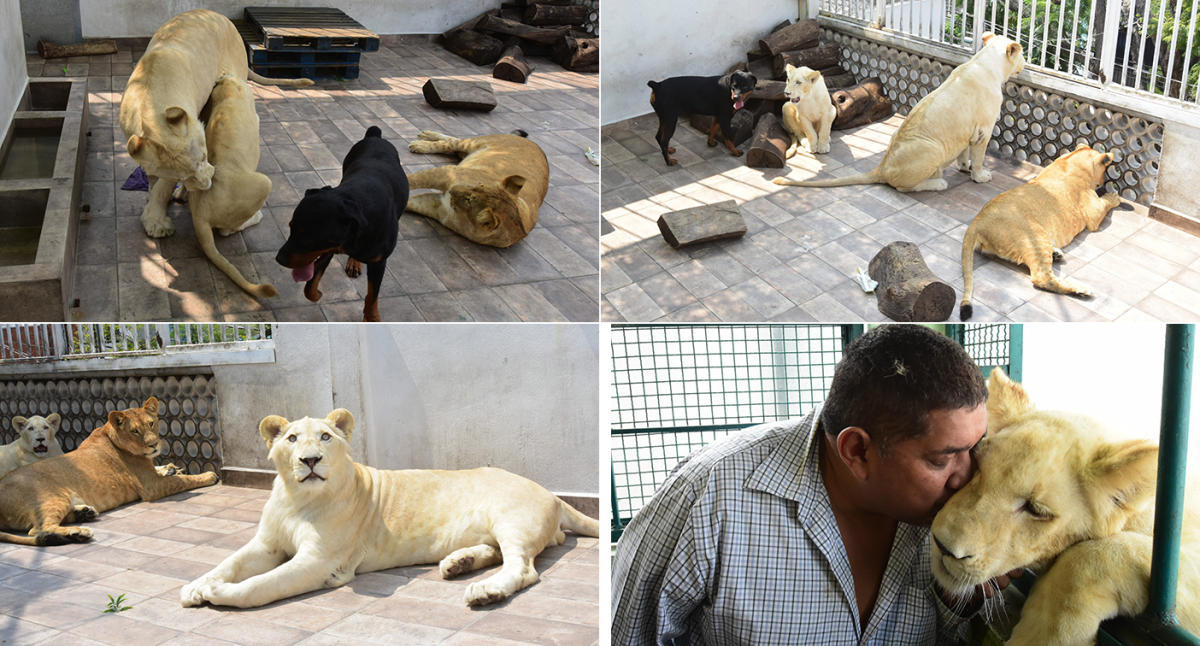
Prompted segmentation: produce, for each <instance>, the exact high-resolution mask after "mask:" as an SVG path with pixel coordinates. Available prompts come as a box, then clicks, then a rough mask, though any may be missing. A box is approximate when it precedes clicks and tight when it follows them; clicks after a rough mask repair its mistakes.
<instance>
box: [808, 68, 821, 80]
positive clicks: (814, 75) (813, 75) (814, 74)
mask: <svg viewBox="0 0 1200 646" xmlns="http://www.w3.org/2000/svg"><path fill="white" fill-rule="evenodd" d="M807 76H808V80H809V81H812V82H813V83H816V82H817V79H819V78H821V70H808V75H807Z"/></svg>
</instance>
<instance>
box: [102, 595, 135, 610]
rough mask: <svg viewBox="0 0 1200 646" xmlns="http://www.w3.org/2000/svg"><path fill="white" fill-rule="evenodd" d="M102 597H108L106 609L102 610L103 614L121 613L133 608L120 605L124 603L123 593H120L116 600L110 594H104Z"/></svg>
mask: <svg viewBox="0 0 1200 646" xmlns="http://www.w3.org/2000/svg"><path fill="white" fill-rule="evenodd" d="M104 596H106V597H108V607H107V608H105V609H104V612H121V611H122V610H129V609H130V608H132V607H133V606H123V605H121V604H123V603H125V594H124V593H121V594H120V595H119V596H118V597H117V598H116V599H114V598H113V596H112V595H111V594H106V595H104Z"/></svg>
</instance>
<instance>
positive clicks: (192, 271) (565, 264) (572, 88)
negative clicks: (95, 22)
mask: <svg viewBox="0 0 1200 646" xmlns="http://www.w3.org/2000/svg"><path fill="white" fill-rule="evenodd" d="M140 52H141V50H134V49H130V48H128V47H126V48H122V49H121V50H120V51H118V52H117V53H116V54H112V55H107V56H93V57H82V58H78V59H68V60H67V62H66V63H65V64H64V62H62V61H61V60H58V61H47V62H43V61H42V59H41V58H40V57H38V56H37V55H36V54H31V55H30V57H29V58H28V68H29V75H30V76H31V77H32V76H64V75H66V76H87V79H88V88H89V102H90V105H91V108H90V110H91V114H90V124H89V125H90V131H91V136H90V137H89V138H88V146H87V165H86V169H85V172H84V180H85V183H84V189H83V201H84V202H85V203H87V204H88V205H89V207H90V212H89V213H87V214H86V216H85V217H84V218H83V219H82V221H81V222H80V226H79V235H78V244H77V246H76V257H77V262H78V267H77V270H76V279H75V290H74V298H77V299H78V300H79V305H78V307H75V308H73V309H72V310H71V314H70V316H71V317H72V319H73V320H118V319H121V320H139V321H145V320H163V319H199V320H222V319H225V320H238V321H248V320H279V321H292V320H299V321H325V320H329V321H358V320H361V318H362V300H363V296H364V295H365V294H366V289H367V286H366V277H365V272H364V275H363V276H362V277H360V278H359V279H357V280H350V279H349V278H347V277H346V276H345V274H344V273H343V272H342V271H341V269H340V267H341V261H340V260H335V261H334V264H333V265H331V266H330V269H329V271H328V272H327V273H326V274H325V278H324V280H323V281H322V283H321V288H322V291H323V292H324V297H323V298H322V300H321V301H320V303H318V304H313V303H310V302H309V301H307V300H305V298H304V296H303V294H302V293H301V287H302V286H301V285H299V284H296V283H293V282H292V279H291V276H290V273H289V271H288V270H287V269H285V268H283V267H281V266H279V265H278V264H276V263H275V261H274V256H275V252H276V251H277V250H278V249H279V247H280V245H282V244H283V241H284V239H285V233H286V231H287V224H288V221H289V220H290V219H291V214H292V209H293V208H294V206H295V204H296V203H297V202H298V201H299V200H300V197H301V196H303V194H304V190H305V189H307V188H312V187H319V186H322V185H325V184H336V183H337V182H338V181H339V179H340V177H341V160H342V158H343V157H344V156H345V154H346V152H347V151H348V150H349V149H350V146H351V145H352V144H353V143H354V142H355V141H357V140H359V139H361V138H362V137H363V133H364V132H365V131H366V129H367V127H368V126H371V125H377V126H379V127H380V128H381V129H382V130H383V133H384V137H386V138H387V139H389V140H390V141H392V142H393V143H394V144H396V147H397V149H399V151H400V160H401V162H402V163H403V164H404V167H405V169H406V170H407V171H408V172H415V171H417V170H420V169H422V168H428V167H431V166H435V165H441V164H446V163H450V162H451V158H450V157H448V156H444V155H416V154H412V153H409V152H408V149H407V143H408V142H409V141H410V140H412V139H414V138H415V137H416V135H417V133H418V132H420V131H421V130H424V129H431V130H438V131H442V132H446V133H448V134H452V135H455V136H471V135H478V134H489V133H495V132H511V131H513V130H515V129H517V128H521V129H524V130H525V131H527V132H529V134H530V137H531V139H533V141H535V142H537V143H538V144H539V145H540V146H541V147H542V149H543V150H545V152H546V154H547V157H548V158H549V161H550V168H551V170H550V191H549V193H548V195H547V196H546V200H545V203H544V204H543V205H542V208H541V211H540V219H539V222H538V225H537V227H535V228H534V229H533V231H532V232H531V233H530V234H529V236H528V237H527V238H526V239H525V240H523V241H521V242H519V243H517V244H516V245H514V246H512V247H510V248H508V249H494V248H492V247H486V246H480V245H476V244H474V243H472V242H469V241H467V240H465V239H463V238H460V237H458V236H456V235H455V234H453V233H451V232H450V231H449V230H447V229H445V228H443V227H442V226H441V225H438V224H436V223H434V222H432V221H431V220H427V219H425V218H423V217H422V216H418V215H414V214H411V213H409V214H406V215H405V216H404V217H402V218H401V219H400V238H401V239H400V242H399V244H398V245H397V247H396V250H395V252H394V253H393V254H392V256H391V259H390V261H389V262H388V270H387V276H386V277H385V279H384V281H383V286H382V289H381V297H380V301H379V311H380V314H381V315H382V317H383V318H384V320H441V321H445V320H450V321H457V320H493V321H494V320H533V321H561V320H574V321H587V320H593V321H594V320H595V319H596V312H597V298H598V292H599V286H598V283H599V280H598V268H597V257H596V256H597V254H596V249H597V231H596V227H597V224H596V223H597V208H596V205H597V201H598V196H597V193H598V180H599V172H598V169H597V168H596V167H595V166H593V165H592V164H591V163H590V162H589V161H588V160H587V158H586V157H585V155H584V151H585V150H586V149H587V148H589V147H590V148H592V149H593V150H596V149H598V145H597V144H598V142H597V140H596V138H597V133H598V129H599V117H598V112H599V107H598V105H599V100H598V96H599V89H598V83H599V76H598V75H596V74H576V73H573V72H568V71H566V70H564V69H563V68H562V67H560V66H558V65H556V64H554V63H552V62H550V61H549V60H540V59H539V60H537V61H536V63H537V70H536V71H535V72H534V73H533V74H532V75H531V76H530V79H529V83H528V84H526V85H521V84H516V83H510V82H507V81H498V80H494V79H492V78H491V69H490V68H489V67H477V66H475V65H472V64H471V63H469V62H467V61H465V60H463V59H461V58H459V57H457V56H455V55H454V54H451V53H449V52H447V51H445V50H443V49H442V48H441V47H438V46H436V45H434V44H433V43H432V42H431V41H430V40H429V39H428V38H427V37H398V38H385V39H384V45H383V47H381V48H380V50H379V51H377V52H372V53H369V54H364V55H363V57H362V64H361V76H360V77H359V78H358V79H356V80H352V81H343V82H339V81H322V82H319V83H318V84H317V85H316V86H315V87H312V88H305V89H300V90H294V89H290V88H285V89H279V88H274V87H263V86H259V85H256V84H254V83H251V84H250V85H251V87H252V88H253V89H254V93H255V96H256V98H257V101H256V105H257V107H258V112H259V118H260V125H259V133H260V138H261V143H262V146H261V149H262V156H261V161H260V163H259V170H260V171H261V172H263V173H265V174H267V175H268V176H269V177H270V178H271V181H272V183H273V188H272V190H271V195H270V198H269V199H268V200H267V207H266V208H264V209H263V211H264V215H266V216H268V217H266V218H264V220H263V222H262V223H260V224H258V225H257V226H254V227H251V228H250V229H248V230H246V231H245V232H242V233H237V234H234V235H232V236H230V237H228V238H224V239H220V238H219V239H218V245H217V246H218V248H219V249H220V250H221V252H222V253H223V254H224V255H225V257H226V258H228V259H229V260H230V261H231V262H232V263H233V264H234V265H236V266H237V267H239V268H240V269H241V271H242V273H243V274H244V275H246V277H247V278H248V279H250V280H251V281H258V280H268V281H270V282H271V283H273V284H274V285H275V286H276V288H277V289H278V290H279V292H280V294H279V296H277V297H275V298H270V299H263V300H262V301H257V300H255V299H254V298H252V297H250V296H248V295H247V294H245V293H244V292H242V291H241V290H240V289H238V288H237V287H236V286H235V285H234V284H233V283H232V282H231V281H230V280H229V278H228V277H226V276H225V274H223V273H221V272H220V271H219V270H217V269H216V268H215V267H212V265H211V263H209V261H208V260H207V258H205V257H204V255H203V253H202V252H201V250H200V247H199V245H198V244H197V243H196V240H195V234H194V233H193V230H192V225H191V218H190V215H189V213H188V211H187V207H186V206H182V205H174V206H172V207H171V209H170V213H171V216H172V221H173V222H174V223H175V228H176V231H175V235H173V236H171V237H169V238H165V239H161V240H153V239H151V238H148V237H146V235H145V233H144V232H143V231H142V228H141V224H140V221H139V216H140V215H141V211H142V208H143V206H144V205H145V203H146V193H144V192H130V191H122V190H120V186H121V184H122V183H123V182H124V181H125V179H126V178H127V177H128V176H129V174H130V173H131V172H132V171H133V170H134V168H135V167H136V165H135V163H134V162H133V161H132V159H131V158H130V157H129V155H128V154H126V153H125V136H124V135H123V134H122V131H121V127H120V123H119V122H118V120H117V113H118V109H119V106H120V100H121V90H122V88H123V87H124V85H125V83H126V81H127V79H128V77H129V73H130V71H131V70H132V67H133V63H134V61H135V60H136V59H137V57H138V56H139V55H140ZM430 77H447V78H458V79H487V80H488V81H491V82H492V85H493V88H494V90H495V93H496V98H497V100H498V102H499V107H497V108H496V109H495V110H493V111H492V112H489V113H477V112H467V111H457V112H456V111H439V110H436V109H434V108H432V107H430V106H429V105H428V104H426V103H425V100H424V98H423V97H422V95H421V86H422V85H423V84H424V83H425V81H426V79H428V78H430Z"/></svg>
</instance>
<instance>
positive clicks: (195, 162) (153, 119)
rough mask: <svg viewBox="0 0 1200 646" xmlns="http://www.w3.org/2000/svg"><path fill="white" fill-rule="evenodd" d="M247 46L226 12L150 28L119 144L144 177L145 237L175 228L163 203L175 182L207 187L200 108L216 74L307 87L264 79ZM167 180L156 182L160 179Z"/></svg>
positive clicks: (126, 100)
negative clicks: (252, 65)
mask: <svg viewBox="0 0 1200 646" xmlns="http://www.w3.org/2000/svg"><path fill="white" fill-rule="evenodd" d="M246 60H247V59H246V45H245V43H244V42H243V41H242V37H241V35H239V34H238V31H237V27H234V26H233V23H232V22H230V20H229V19H228V18H226V17H225V16H222V15H221V14H219V13H217V12H215V11H209V10H208V9H196V10H193V11H187V12H184V13H181V14H179V15H178V16H175V17H174V18H172V19H170V20H168V21H167V22H166V23H164V24H163V26H162V27H159V28H158V31H156V32H154V38H152V39H151V40H150V44H149V45H148V46H147V47H146V53H145V54H143V55H142V57H141V58H140V59H138V62H137V65H136V66H135V67H134V68H133V73H132V74H131V75H130V76H129V82H128V83H127V84H126V86H125V91H124V93H123V94H122V95H121V111H120V120H121V129H122V130H123V131H124V132H125V136H126V137H127V138H128V139H127V140H126V143H125V149H126V150H127V151H128V152H129V156H130V157H133V159H134V161H136V162H137V163H138V164H140V165H141V167H142V169H144V170H145V171H146V176H147V177H148V179H149V181H150V196H149V199H148V201H147V203H146V208H145V210H144V211H143V212H142V226H143V227H144V228H145V229H146V235H148V236H150V237H152V238H162V237H165V236H169V235H171V234H172V233H174V231H175V229H174V227H173V226H172V225H171V221H170V219H168V217H167V203H168V201H169V200H170V199H171V191H172V189H174V188H175V182H177V181H181V182H183V185H184V186H185V187H187V189H188V190H190V191H205V190H208V188H209V186H211V185H212V176H213V166H212V164H210V163H208V149H207V146H206V145H205V140H204V126H203V124H201V123H200V110H201V109H202V108H203V107H204V104H205V103H206V102H207V101H208V96H209V93H211V92H212V89H213V86H214V85H215V84H216V82H217V79H219V78H221V76H223V75H225V74H230V75H232V76H234V77H236V78H237V79H238V80H241V81H245V80H246V79H247V78H249V79H250V80H252V81H254V82H256V83H261V84H264V85H282V86H290V87H306V86H309V85H312V84H313V82H312V81H311V80H309V79H271V78H266V77H264V76H259V75H258V74H256V73H254V72H252V71H250V68H249V67H248V65H247V62H246ZM160 178H161V179H164V180H167V181H161V182H160V181H158V180H159V179H160Z"/></svg>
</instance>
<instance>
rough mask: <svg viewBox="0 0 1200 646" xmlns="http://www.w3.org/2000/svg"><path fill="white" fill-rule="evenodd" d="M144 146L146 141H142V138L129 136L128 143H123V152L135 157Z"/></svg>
mask: <svg viewBox="0 0 1200 646" xmlns="http://www.w3.org/2000/svg"><path fill="white" fill-rule="evenodd" d="M145 144H146V140H145V139H143V138H142V137H139V136H137V135H130V136H129V141H126V142H125V151H126V152H128V153H129V154H130V155H136V154H138V151H140V150H141V149H142V146H144V145H145Z"/></svg>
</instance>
